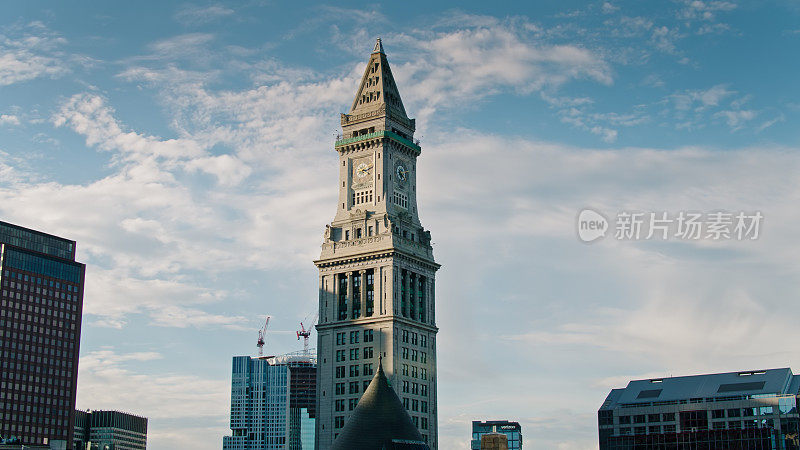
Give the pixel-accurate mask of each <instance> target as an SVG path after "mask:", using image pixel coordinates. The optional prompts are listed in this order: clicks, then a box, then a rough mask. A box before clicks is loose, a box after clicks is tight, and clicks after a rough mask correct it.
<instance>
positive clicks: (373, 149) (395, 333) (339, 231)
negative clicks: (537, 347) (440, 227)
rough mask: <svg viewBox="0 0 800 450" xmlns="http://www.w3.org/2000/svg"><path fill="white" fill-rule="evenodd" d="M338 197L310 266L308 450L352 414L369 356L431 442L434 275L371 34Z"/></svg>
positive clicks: (390, 87) (410, 157)
mask: <svg viewBox="0 0 800 450" xmlns="http://www.w3.org/2000/svg"><path fill="white" fill-rule="evenodd" d="M341 125H342V132H343V134H342V136H340V138H339V139H338V140H337V141H336V144H335V149H336V151H337V152H338V154H339V181H338V185H337V190H338V191H339V200H338V204H337V208H336V216H335V217H334V219H333V221H332V222H331V223H330V224H329V225H327V226H326V229H325V234H324V239H323V243H322V253H321V256H320V259H319V260H317V261H315V262H314V263H315V264H316V266H317V267H318V268H319V322H318V324H317V339H318V342H317V354H318V357H319V370H318V372H317V379H318V387H317V394H318V420H317V433H316V435H317V448H319V449H328V448H330V447H331V445H332V444H333V441H334V439H335V438H336V436H337V435H338V433H339V432H340V431H341V429H342V428H343V427H344V424H345V423H346V422H347V419H348V418H349V417H350V415H351V414H352V411H353V410H354V409H355V406H356V405H357V403H358V400H359V398H360V397H361V394H362V393H363V392H364V390H365V389H366V387H367V386H368V385H369V382H370V380H371V378H372V376H373V374H374V370H375V368H376V367H377V365H378V359H379V358H382V359H383V369H384V370H385V372H386V376H387V377H388V379H389V380H390V384H391V386H392V387H393V388H394V389H395V391H396V392H397V394H398V395H399V396H400V398H401V399H402V402H403V405H404V406H405V407H406V409H407V410H408V412H409V413H410V415H411V418H412V421H413V423H414V425H416V426H417V427H418V429H419V432H420V434H421V435H422V436H423V439H424V440H425V441H426V442H427V443H428V445H429V446H430V447H431V448H433V449H435V448H436V447H437V431H436V430H437V419H436V417H437V408H436V333H437V331H438V328H437V327H436V321H435V275H436V271H437V270H438V269H439V265H438V264H437V263H436V262H435V261H434V259H433V248H432V246H431V237H430V233H429V232H428V231H426V230H425V229H424V228H423V227H422V225H421V223H420V219H419V215H418V209H417V192H418V184H417V157H418V156H419V155H420V152H421V148H420V146H419V143H418V142H416V141H414V138H413V136H414V130H415V126H416V125H415V121H414V119H409V118H408V116H407V115H406V112H405V108H404V107H403V102H402V100H401V98H400V94H399V92H398V89H397V85H396V84H395V80H394V77H393V76H392V71H391V69H390V68H389V63H388V61H387V59H386V54H385V53H384V51H383V47H382V45H381V42H380V39H379V40H378V42H377V43H376V45H375V49H374V50H373V52H372V54H371V55H370V57H369V61H368V63H367V67H366V70H365V71H364V76H363V77H362V79H361V84H360V85H359V88H358V91H357V93H356V97H355V100H354V101H353V104H352V107H351V108H350V112H349V113H348V114H342V115H341Z"/></svg>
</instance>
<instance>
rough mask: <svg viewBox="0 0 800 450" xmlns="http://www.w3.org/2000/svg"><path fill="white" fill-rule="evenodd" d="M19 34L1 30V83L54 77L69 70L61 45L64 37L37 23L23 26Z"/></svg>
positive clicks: (6, 83)
mask: <svg viewBox="0 0 800 450" xmlns="http://www.w3.org/2000/svg"><path fill="white" fill-rule="evenodd" d="M21 34H22V35H21V36H14V37H11V36H6V35H2V34H0V86H7V85H10V84H14V83H21V82H24V81H29V80H33V79H35V78H42V77H43V78H57V77H59V76H62V75H64V74H65V73H67V72H69V68H68V66H67V64H66V62H65V61H64V58H63V54H62V53H61V52H60V50H59V49H60V48H61V47H63V46H64V44H65V43H66V40H65V39H64V38H62V37H60V36H57V35H55V34H53V33H51V32H50V31H49V30H47V28H46V27H45V26H44V25H43V24H41V23H39V22H33V23H31V24H29V25H28V26H27V27H25V28H24V31H22V32H21Z"/></svg>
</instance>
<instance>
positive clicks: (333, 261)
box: [314, 248, 442, 272]
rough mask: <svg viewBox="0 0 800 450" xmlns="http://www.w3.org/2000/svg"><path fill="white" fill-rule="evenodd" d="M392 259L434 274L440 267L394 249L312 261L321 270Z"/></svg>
mask: <svg viewBox="0 0 800 450" xmlns="http://www.w3.org/2000/svg"><path fill="white" fill-rule="evenodd" d="M392 257H394V258H395V259H398V260H405V261H409V262H413V263H416V264H419V265H421V266H423V267H426V268H428V269H430V270H432V271H434V272H435V271H437V270H439V268H440V267H442V265H441V264H439V263H436V262H434V261H431V260H428V259H423V258H420V257H418V256H414V255H412V254H410V253H406V252H404V251H402V250H398V249H396V248H392V249H387V250H378V251H374V252H366V253H361V254H358V255H350V256H342V257H337V258H326V259H317V260H314V265H315V266H317V267H319V268H320V269H322V268H327V267H334V266H342V265H346V264H352V263H358V262H364V261H373V260H376V259H384V258H392Z"/></svg>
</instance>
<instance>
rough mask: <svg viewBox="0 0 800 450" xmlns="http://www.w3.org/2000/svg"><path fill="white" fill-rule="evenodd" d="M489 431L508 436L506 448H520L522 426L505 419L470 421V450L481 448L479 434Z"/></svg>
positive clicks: (514, 449)
mask: <svg viewBox="0 0 800 450" xmlns="http://www.w3.org/2000/svg"><path fill="white" fill-rule="evenodd" d="M489 433H502V434H505V435H506V436H507V437H508V450H520V449H522V426H520V424H519V422H509V421H507V420H487V421H486V422H481V421H477V420H475V421H472V445H471V446H470V448H471V449H472V450H480V449H481V436H483V435H484V434H489Z"/></svg>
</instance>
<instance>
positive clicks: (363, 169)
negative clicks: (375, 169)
mask: <svg viewBox="0 0 800 450" xmlns="http://www.w3.org/2000/svg"><path fill="white" fill-rule="evenodd" d="M371 172H372V164H367V163H365V162H362V163H361V164H359V165H357V166H356V177H357V178H358V179H363V178H366V177H367V176H368V175H369V174H370V173H371Z"/></svg>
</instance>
